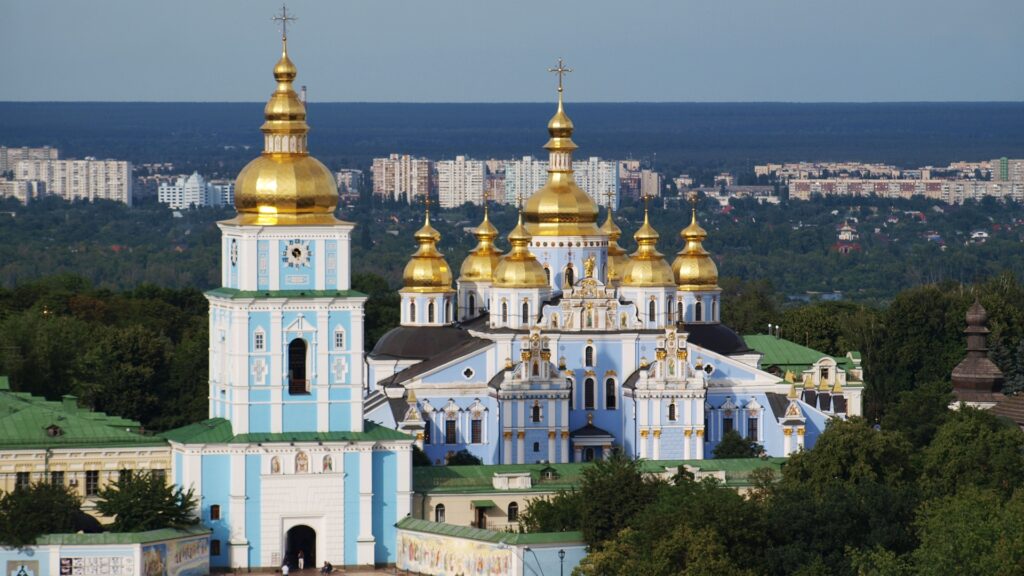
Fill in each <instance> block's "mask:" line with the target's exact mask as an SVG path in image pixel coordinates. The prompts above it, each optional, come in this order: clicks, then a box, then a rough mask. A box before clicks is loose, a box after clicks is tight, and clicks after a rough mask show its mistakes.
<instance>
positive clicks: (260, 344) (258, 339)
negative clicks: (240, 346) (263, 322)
mask: <svg viewBox="0 0 1024 576" xmlns="http://www.w3.org/2000/svg"><path fill="white" fill-rule="evenodd" d="M266 346H267V344H266V336H265V335H264V334H263V331H262V330H259V331H257V332H255V333H254V334H253V335H252V349H253V350H255V351H257V352H262V351H263V350H265V349H266Z"/></svg>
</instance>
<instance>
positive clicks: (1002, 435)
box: [920, 406, 1024, 498]
mask: <svg viewBox="0 0 1024 576" xmlns="http://www.w3.org/2000/svg"><path fill="white" fill-rule="evenodd" d="M1022 451H1024V432H1021V430H1020V429H1019V428H1017V427H1016V426H1015V425H1013V424H1010V423H1006V422H1004V421H1002V420H1000V419H999V418H997V417H996V416H994V415H992V414H991V413H989V412H986V411H983V410H976V409H974V408H970V407H967V406H961V407H960V409H959V410H957V411H956V412H954V413H953V414H952V415H951V416H950V417H949V419H948V420H947V421H946V423H944V424H943V425H942V426H940V427H939V429H938V432H937V433H936V434H935V439H934V440H932V443H931V444H930V445H929V446H928V448H926V449H925V451H924V454H923V456H922V470H921V479H920V486H921V492H922V494H923V495H924V497H925V498H934V497H938V496H948V495H952V494H955V493H956V492H957V491H958V490H960V489H961V488H964V487H968V486H971V487H976V488H986V489H991V490H995V491H996V492H997V493H999V494H1002V495H1003V497H1005V498H1009V497H1010V495H1011V494H1013V492H1014V490H1016V489H1018V488H1020V487H1022V486H1024V452H1022Z"/></svg>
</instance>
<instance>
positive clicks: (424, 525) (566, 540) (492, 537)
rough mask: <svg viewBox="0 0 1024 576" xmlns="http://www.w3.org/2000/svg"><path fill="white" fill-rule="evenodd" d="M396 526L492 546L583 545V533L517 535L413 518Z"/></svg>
mask: <svg viewBox="0 0 1024 576" xmlns="http://www.w3.org/2000/svg"><path fill="white" fill-rule="evenodd" d="M395 526H397V527H398V528H400V529H402V530H409V531H411V532H422V533H425V534H436V535H438V536H451V537H453V538H465V539H467V540H476V541H478V542H490V543H492V544H508V545H509V546H517V545H528V544H533V545H539V544H577V543H579V544H582V543H583V533H582V532H536V533H533V534H516V533H514V532H495V531H494V530H483V529H480V528H470V527H469V526H456V525H454V524H443V523H438V522H431V521H429V520H420V519H418V518H411V517H406V518H402V519H401V520H400V521H399V522H398V524H396V525H395Z"/></svg>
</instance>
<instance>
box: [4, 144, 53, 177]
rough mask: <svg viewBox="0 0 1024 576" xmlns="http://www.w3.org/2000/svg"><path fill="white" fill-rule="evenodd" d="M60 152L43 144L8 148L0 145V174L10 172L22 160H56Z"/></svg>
mask: <svg viewBox="0 0 1024 576" xmlns="http://www.w3.org/2000/svg"><path fill="white" fill-rule="evenodd" d="M58 158H60V152H59V151H58V150H57V149H56V148H50V147H49V146H43V147H42V148H29V147H28V146H22V147H21V148H8V147H7V146H0V174H3V173H4V172H12V171H14V169H15V168H17V166H18V162H20V161H22V160H57V159H58Z"/></svg>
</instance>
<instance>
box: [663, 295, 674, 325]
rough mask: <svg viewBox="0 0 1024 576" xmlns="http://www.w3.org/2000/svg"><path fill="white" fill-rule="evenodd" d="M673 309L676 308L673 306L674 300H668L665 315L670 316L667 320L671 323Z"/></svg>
mask: <svg viewBox="0 0 1024 576" xmlns="http://www.w3.org/2000/svg"><path fill="white" fill-rule="evenodd" d="M673 308H674V306H672V299H671V298H669V299H668V300H666V301H665V314H666V315H667V316H668V317H667V318H665V320H668V321H669V322H671V321H672V310H673Z"/></svg>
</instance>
